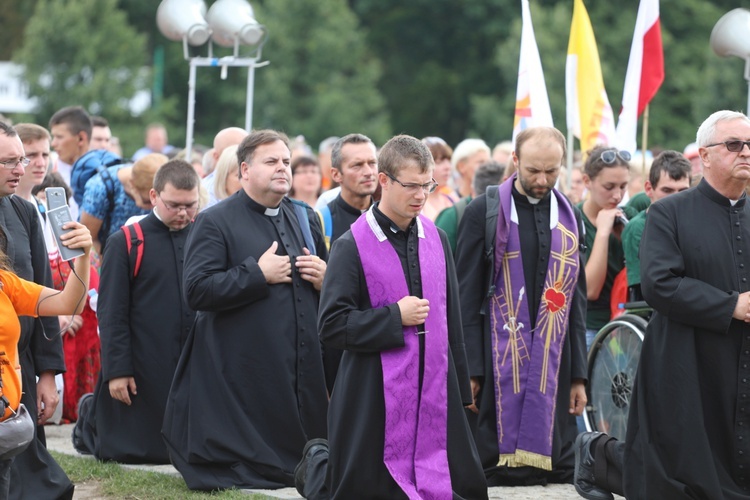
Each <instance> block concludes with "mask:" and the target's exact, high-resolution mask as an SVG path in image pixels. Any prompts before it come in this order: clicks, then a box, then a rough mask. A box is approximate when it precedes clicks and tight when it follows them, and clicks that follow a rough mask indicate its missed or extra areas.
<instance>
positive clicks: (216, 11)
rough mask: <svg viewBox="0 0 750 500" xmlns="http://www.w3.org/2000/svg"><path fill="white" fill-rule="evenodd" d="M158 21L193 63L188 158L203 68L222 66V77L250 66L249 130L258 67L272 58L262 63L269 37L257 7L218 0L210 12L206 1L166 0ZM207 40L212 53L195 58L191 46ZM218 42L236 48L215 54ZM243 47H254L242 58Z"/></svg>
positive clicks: (244, 0) (240, 1)
mask: <svg viewBox="0 0 750 500" xmlns="http://www.w3.org/2000/svg"><path fill="white" fill-rule="evenodd" d="M204 16H205V17H204ZM156 21H157V25H158V26H159V30H160V31H161V32H162V34H163V35H164V36H165V37H167V38H169V39H170V40H173V41H182V51H183V55H184V57H185V60H187V61H188V62H189V64H190V73H189V77H188V110H187V127H186V129H187V131H186V135H185V143H186V144H185V153H186V157H187V158H189V157H190V153H191V152H192V148H193V130H194V127H195V87H196V73H197V68H199V67H219V68H221V79H222V80H225V79H226V77H227V70H228V68H230V67H243V68H244V67H246V68H247V97H246V103H245V129H246V130H248V131H249V130H250V129H251V128H252V121H253V91H254V87H255V68H260V67H263V66H266V65H268V61H264V62H260V58H261V49H262V47H263V44H265V42H266V39H267V38H268V33H267V32H266V29H265V27H264V26H262V25H260V24H258V22H257V21H256V20H255V16H254V14H253V8H252V7H251V6H250V4H249V3H248V2H247V0H217V1H216V2H215V3H214V4H213V5H212V6H211V8H210V9H209V10H208V13H206V5H205V3H204V2H203V0H162V3H161V4H160V5H159V9H158V11H157V13H156ZM209 36H210V40H209ZM206 41H208V55H207V56H205V57H202V56H198V57H191V56H190V51H189V47H188V46H189V45H193V46H197V45H203V44H204V43H206ZM214 43H216V44H217V45H221V46H223V47H232V48H233V53H232V55H231V56H225V57H214V55H213V44H214ZM240 46H248V47H250V55H249V56H245V57H241V56H240Z"/></svg>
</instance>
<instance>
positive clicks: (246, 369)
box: [162, 130, 328, 490]
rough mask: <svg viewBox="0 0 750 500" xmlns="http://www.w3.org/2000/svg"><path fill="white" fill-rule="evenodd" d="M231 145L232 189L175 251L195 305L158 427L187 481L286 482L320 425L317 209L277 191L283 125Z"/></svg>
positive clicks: (285, 188) (285, 174)
mask: <svg viewBox="0 0 750 500" xmlns="http://www.w3.org/2000/svg"><path fill="white" fill-rule="evenodd" d="M237 156H238V159H239V163H240V172H241V183H242V189H241V190H240V191H238V192H237V193H236V194H234V195H233V196H231V197H229V198H227V199H226V200H224V201H222V202H221V203H219V204H217V205H215V206H213V207H211V208H209V209H207V210H206V211H205V212H202V213H200V214H199V215H198V217H197V219H196V221H195V224H194V226H193V229H192V231H191V233H190V237H189V238H188V243H187V248H186V250H185V271H184V286H183V288H184V293H185V296H186V298H187V300H188V304H189V305H190V306H191V307H192V308H193V309H194V310H196V311H197V315H196V320H195V324H194V326H193V329H192V330H191V332H190V335H189V337H188V340H187V343H186V345H185V348H184V349H183V352H182V356H181V358H180V361H179V363H178V366H177V371H176V373H175V377H174V381H173V384H172V389H171V391H170V395H169V400H168V402H167V410H166V415H165V419H164V428H163V431H162V433H163V435H164V438H165V440H166V443H167V448H168V450H169V454H170V457H171V460H172V463H173V464H174V466H175V467H176V468H177V470H179V471H180V473H181V474H182V476H183V478H184V479H185V482H186V483H187V485H188V487H189V488H191V489H199V490H212V489H217V488H231V487H238V488H282V487H285V486H290V485H292V484H293V474H292V473H293V470H294V467H295V465H296V464H297V463H298V462H299V460H300V458H301V455H302V449H303V447H304V445H305V443H306V442H307V440H309V439H312V438H322V437H325V435H326V411H327V407H328V398H327V395H326V387H325V380H324V376H323V362H322V357H321V350H320V341H319V339H318V335H317V326H316V318H317V314H318V298H319V295H318V294H319V290H320V287H321V284H322V280H323V277H324V275H325V270H326V264H325V261H326V259H327V256H328V254H327V250H326V246H325V241H324V239H323V234H322V231H321V227H320V222H319V218H318V217H317V215H316V214H315V212H313V211H312V209H310V208H309V207H307V206H306V205H305V206H300V205H296V204H295V203H293V202H292V201H291V200H290V199H289V198H287V197H286V194H287V193H288V192H289V189H290V187H291V180H292V174H291V169H290V167H289V164H290V158H291V155H290V150H289V146H288V138H287V137H286V136H285V135H284V134H282V133H279V132H276V131H272V130H260V131H254V132H252V133H251V134H250V135H249V136H247V137H246V138H245V139H244V140H243V142H242V143H241V144H240V146H239V148H238V150H237Z"/></svg>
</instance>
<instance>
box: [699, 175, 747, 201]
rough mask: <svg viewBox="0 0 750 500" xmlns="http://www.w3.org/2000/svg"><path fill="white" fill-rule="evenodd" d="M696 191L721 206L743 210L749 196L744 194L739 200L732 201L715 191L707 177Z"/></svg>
mask: <svg viewBox="0 0 750 500" xmlns="http://www.w3.org/2000/svg"><path fill="white" fill-rule="evenodd" d="M696 189H698V191H700V192H701V193H703V194H704V195H706V197H708V199H710V200H712V201H714V202H716V203H718V204H719V205H724V206H725V207H726V206H732V207H738V208H742V207H744V206H745V203H747V195H745V194H743V195H742V196H741V197H740V199H738V200H730V199H729V198H727V197H726V196H724V195H723V194H721V193H719V192H718V191H717V190H716V189H714V187H713V186H712V185H711V184H709V183H708V181H707V180H706V178H705V177H704V178H703V179H701V181H700V183H699V184H698V187H697V188H696Z"/></svg>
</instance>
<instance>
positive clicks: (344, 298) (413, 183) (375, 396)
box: [297, 135, 487, 500]
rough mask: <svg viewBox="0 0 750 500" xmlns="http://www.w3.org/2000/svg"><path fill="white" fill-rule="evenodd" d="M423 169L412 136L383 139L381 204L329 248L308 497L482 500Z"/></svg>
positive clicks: (459, 352)
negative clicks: (322, 407)
mask: <svg viewBox="0 0 750 500" xmlns="http://www.w3.org/2000/svg"><path fill="white" fill-rule="evenodd" d="M433 168H434V161H433V159H432V155H431V154H430V151H429V149H427V147H426V146H424V145H423V144H422V143H421V142H420V141H419V140H417V139H415V138H413V137H410V136H405V135H401V136H397V137H394V138H392V139H391V140H390V141H388V142H387V143H386V144H385V145H384V146H383V148H382V149H381V151H380V153H379V155H378V169H379V172H378V182H379V184H380V186H381V188H382V198H381V201H380V202H379V203H378V204H376V205H374V206H373V207H371V208H370V209H369V210H368V211H367V212H366V213H365V214H363V215H362V216H361V217H360V218H359V219H358V220H357V221H356V222H355V223H354V224H353V225H352V227H351V230H350V231H348V232H347V233H345V234H344V235H343V236H342V237H341V238H339V239H338V240H337V241H336V243H335V244H334V245H333V249H332V251H331V260H330V261H331V262H332V263H333V264H332V265H331V266H330V267H329V268H328V272H327V275H326V278H325V281H324V283H323V289H322V292H321V299H320V313H319V317H318V326H319V330H320V336H321V339H322V341H323V343H324V345H325V347H334V348H337V349H342V350H343V351H344V354H343V357H342V359H341V365H340V367H339V374H338V377H337V378H336V384H335V386H334V389H333V394H332V395H331V402H330V407H329V413H328V429H329V439H330V452H329V453H330V455H329V457H328V464H327V475H326V481H325V487H324V488H323V491H320V490H318V491H316V492H312V491H309V490H305V489H304V488H302V490H303V493H304V494H305V495H306V496H307V497H308V498H318V499H323V498H329V497H330V498H334V499H335V498H409V499H421V498H431V499H446V500H450V499H452V498H465V499H485V498H487V485H486V482H485V480H484V476H483V474H482V467H481V465H480V462H479V456H478V454H477V451H476V448H475V445H474V442H473V439H472V436H471V431H470V429H469V426H468V424H467V421H466V417H465V414H464V407H466V406H468V405H470V404H471V403H472V395H471V389H470V385H469V372H468V369H467V362H466V353H465V350H464V341H463V333H462V330H461V316H460V313H459V308H460V303H459V299H458V283H457V280H456V273H455V268H454V264H453V258H452V256H451V253H450V247H449V244H448V241H447V238H446V236H445V233H443V232H442V231H441V230H440V229H437V228H436V227H435V225H434V224H433V223H432V222H431V221H430V220H429V219H427V218H426V217H424V216H422V215H420V212H421V211H422V208H423V207H424V204H425V201H426V199H427V196H428V195H429V193H430V192H432V191H433V190H434V189H435V188H436V187H437V183H436V182H435V180H434V179H433V178H432V172H433ZM322 448H324V444H323V445H322V446H321V444H320V443H318V446H312V447H308V449H307V451H308V452H309V453H306V458H310V456H311V455H313V454H316V452H317V451H318V450H320V451H321V452H320V453H318V454H317V455H316V456H317V458H318V459H319V458H320V455H324V454H325V450H323V449H322ZM313 461H315V460H313ZM313 461H311V463H312V462H313ZM301 465H304V467H302V473H304V472H306V473H307V477H306V478H304V477H297V479H302V480H303V481H302V483H304V479H307V481H308V485H311V484H312V483H313V482H314V481H313V480H312V478H311V475H313V474H314V473H315V472H314V471H313V468H314V467H315V466H312V467H310V468H308V467H307V465H309V464H305V463H304V462H303V464H301ZM316 470H317V473H318V475H319V476H322V470H325V468H322V469H320V468H319V469H316ZM302 475H304V474H298V476H302ZM318 479H319V478H318ZM322 482H323V481H320V480H318V484H321V483H322ZM297 485H298V488H299V487H300V486H303V485H300V482H299V481H298V483H297Z"/></svg>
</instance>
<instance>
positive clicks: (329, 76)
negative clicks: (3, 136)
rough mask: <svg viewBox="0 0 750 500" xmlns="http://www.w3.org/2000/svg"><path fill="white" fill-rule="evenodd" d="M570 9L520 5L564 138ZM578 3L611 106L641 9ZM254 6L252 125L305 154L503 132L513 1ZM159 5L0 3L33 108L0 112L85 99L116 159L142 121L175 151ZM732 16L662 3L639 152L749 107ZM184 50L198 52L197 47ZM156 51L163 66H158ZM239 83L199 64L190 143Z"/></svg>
mask: <svg viewBox="0 0 750 500" xmlns="http://www.w3.org/2000/svg"><path fill="white" fill-rule="evenodd" d="M211 3H213V2H212V1H208V2H207V4H209V6H210V4H211ZM572 3H573V2H572V0H531V11H532V17H533V21H534V28H535V32H536V38H537V43H538V45H539V50H540V53H541V58H542V65H543V67H544V70H545V79H546V83H547V89H548V92H549V95H550V103H551V106H552V114H553V118H554V119H555V124H556V125H557V127H558V128H560V129H562V130H565V56H566V51H567V44H568V36H569V30H570V17H571V13H572ZM585 3H586V6H587V8H588V11H589V14H590V16H591V20H592V24H593V27H594V31H595V34H596V37H597V44H598V49H599V53H600V56H601V60H602V71H603V74H604V81H605V84H606V86H607V91H608V94H609V99H610V102H611V104H612V107H613V109H615V110H617V109H619V107H620V101H621V99H622V87H623V83H624V79H625V70H626V67H627V62H628V55H629V51H630V42H631V39H632V36H633V27H634V24H635V17H636V12H637V9H638V0H619V1H617V2H609V1H603V0H587V1H586V2H585ZM252 4H253V7H254V9H255V15H256V18H257V19H258V20H259V22H261V23H262V24H264V25H266V26H267V28H268V30H269V39H268V42H267V43H266V45H265V47H264V49H263V58H264V59H267V60H268V61H270V65H269V66H267V67H264V68H260V69H258V70H257V71H256V78H255V96H254V101H253V103H254V114H253V125H254V126H255V127H274V128H279V129H283V130H285V131H286V132H287V133H288V134H290V135H296V134H304V135H305V137H306V138H307V139H308V142H309V143H310V144H311V145H312V146H313V148H315V147H316V146H317V144H318V142H319V141H320V140H322V139H323V138H325V137H327V136H329V135H342V134H345V133H348V132H354V131H357V132H363V133H366V134H369V135H371V136H372V137H373V139H375V141H376V142H378V143H382V142H383V141H385V140H386V139H387V138H388V137H389V136H390V135H393V134H396V133H408V134H412V135H415V136H418V137H421V136H424V135H438V136H442V137H444V138H445V139H446V140H448V142H449V143H452V144H454V145H455V144H456V143H457V142H459V141H460V140H462V139H463V138H465V137H468V136H478V137H482V138H484V139H485V140H486V141H487V142H488V143H494V142H497V141H499V140H503V139H506V138H509V137H510V135H511V131H512V124H513V108H514V105H515V87H516V76H517V70H518V51H519V44H520V32H521V19H520V1H519V0H410V1H409V2H402V1H396V0H349V1H348V2H347V1H346V0H254V1H253V2H252ZM157 7H158V2H157V1H156V0H25V1H24V2H18V1H15V0H0V29H2V32H3V33H5V34H6V44H4V45H3V46H2V47H0V60H7V59H11V58H12V59H13V60H16V61H18V62H21V63H24V64H25V65H26V66H27V78H28V79H29V85H30V89H31V90H32V93H33V95H35V96H36V97H37V98H39V99H40V102H41V106H40V108H39V110H38V112H37V113H36V114H35V115H33V116H30V117H16V116H13V117H12V118H14V119H16V120H18V119H19V118H21V119H33V120H35V121H37V122H38V123H41V124H46V123H47V121H48V120H49V117H50V115H51V113H52V112H53V111H54V110H55V109H57V108H59V107H62V106H64V105H68V104H73V103H76V104H83V105H84V106H86V107H87V108H88V109H89V110H90V111H92V112H94V113H99V112H100V113H101V114H103V115H104V116H106V117H108V118H109V119H110V121H111V122H112V128H113V131H114V133H115V134H116V135H119V136H120V137H121V140H122V142H123V144H124V146H125V150H126V154H129V153H132V152H133V151H134V150H135V149H136V148H137V147H139V146H140V144H141V142H142V131H143V127H144V126H145V124H147V123H148V122H151V121H162V122H164V123H166V124H167V125H168V127H169V130H170V136H171V137H170V140H171V142H172V143H173V144H178V145H179V144H183V143H184V134H185V116H186V110H187V80H188V69H189V68H188V64H187V62H186V61H185V60H184V59H183V55H182V46H181V44H179V43H176V42H171V41H168V40H166V39H165V38H164V37H163V36H162V35H161V34H160V33H159V31H158V29H157V28H156V9H157ZM736 7H745V8H748V7H750V0H742V1H740V2H737V1H736V0H712V1H711V2H706V1H705V0H662V1H661V4H660V10H661V23H662V36H663V40H664V52H665V64H666V80H665V83H664V85H663V86H662V88H661V90H660V92H659V94H657V96H656V98H655V99H654V100H653V101H652V104H651V119H650V125H649V145H653V146H659V147H666V148H673V149H682V147H684V145H685V144H687V143H688V142H691V141H692V140H693V139H694V135H695V129H696V127H697V125H698V124H699V123H700V121H702V119H703V118H705V117H706V116H707V115H708V114H710V113H711V112H712V111H715V110H717V109H722V108H729V109H737V110H743V111H744V110H745V109H744V108H745V107H746V106H747V90H748V89H747V83H746V82H745V80H744V79H743V77H742V75H743V69H744V63H743V61H741V60H740V59H738V58H727V59H722V58H719V57H717V56H716V55H714V54H713V52H712V51H711V49H710V47H709V37H710V34H711V30H712V28H713V26H714V24H715V23H716V21H718V19H719V18H720V17H721V16H722V15H723V14H724V13H726V12H728V11H729V10H731V9H733V8H736ZM191 50H192V54H193V55H205V49H204V48H203V49H201V48H194V49H191ZM223 50H224V49H217V50H216V53H217V55H225V54H226V53H227V52H226V51H224V52H222V51H223ZM160 52H163V54H164V58H163V59H164V63H163V66H159V65H156V66H154V64H153V62H154V60H155V55H156V54H159V53H160ZM157 59H158V58H157ZM91 69H93V71H91ZM118 70H119V71H118ZM87 71H89V72H88V73H87ZM44 75H54V76H53V77H52V81H53V82H54V85H53V86H52V87H49V86H48V87H44V88H42V87H41V86H40V85H39V81H40V78H41V80H42V82H44V81H45V80H44ZM125 76H127V78H126V77H125ZM120 80H122V81H120ZM246 82H247V80H246V72H245V71H244V70H243V69H241V68H230V70H229V75H228V78H227V79H226V80H221V78H220V71H219V69H218V68H216V69H215V68H199V70H198V82H197V88H196V109H195V112H196V124H195V133H196V142H197V143H203V144H210V142H211V139H212V137H213V135H214V134H215V133H216V131H217V130H219V129H220V128H222V127H226V126H233V125H239V126H242V125H243V124H244V113H245V89H246ZM47 83H49V77H47ZM139 88H146V89H149V88H153V89H154V91H155V92H154V101H153V106H152V109H150V110H148V111H147V112H146V113H144V114H142V115H141V116H131V115H130V113H129V112H127V110H126V109H125V108H124V107H123V103H124V102H126V101H127V99H128V98H129V97H130V96H132V95H133V92H134V91H135V90H136V89H139ZM160 95H161V96H163V98H159V96H160ZM639 142H640V141H639Z"/></svg>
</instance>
